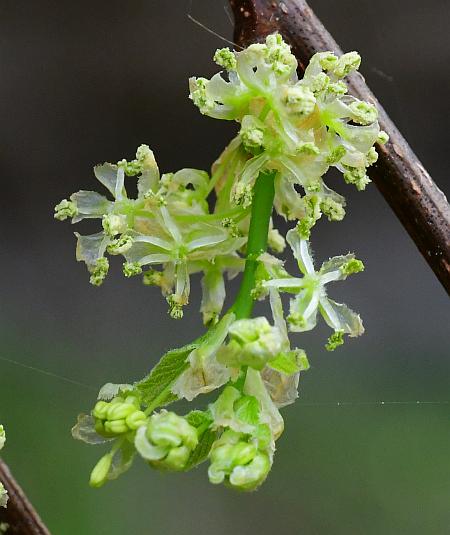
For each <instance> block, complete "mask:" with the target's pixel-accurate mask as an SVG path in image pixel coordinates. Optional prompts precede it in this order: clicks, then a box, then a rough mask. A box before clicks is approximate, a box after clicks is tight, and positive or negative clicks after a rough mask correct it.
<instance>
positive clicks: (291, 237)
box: [286, 229, 314, 275]
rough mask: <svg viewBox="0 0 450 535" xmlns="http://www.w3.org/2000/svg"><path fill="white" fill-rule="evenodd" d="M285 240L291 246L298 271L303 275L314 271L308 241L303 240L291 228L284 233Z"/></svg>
mask: <svg viewBox="0 0 450 535" xmlns="http://www.w3.org/2000/svg"><path fill="white" fill-rule="evenodd" d="M286 240H287V242H288V243H289V245H290V246H291V249H292V252H293V254H294V257H295V259H296V260H297V262H298V267H299V268H300V271H301V272H302V273H303V274H304V275H306V274H307V273H309V274H312V273H314V263H313V258H312V254H311V249H310V246H309V242H308V241H306V240H303V239H302V238H301V237H300V235H299V234H298V232H297V231H296V230H295V229H291V230H290V231H289V232H288V233H287V234H286Z"/></svg>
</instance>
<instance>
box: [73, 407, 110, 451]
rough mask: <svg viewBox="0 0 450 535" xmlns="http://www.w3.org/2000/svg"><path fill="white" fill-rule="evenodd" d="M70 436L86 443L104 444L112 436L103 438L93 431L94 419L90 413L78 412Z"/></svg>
mask: <svg viewBox="0 0 450 535" xmlns="http://www.w3.org/2000/svg"><path fill="white" fill-rule="evenodd" d="M72 436H73V438H74V439H76V440H81V441H83V442H86V444H105V443H106V442H111V440H114V439H113V438H105V437H102V436H101V435H99V434H98V433H97V432H96V431H95V419H94V417H93V416H91V415H90V414H79V415H78V419H77V423H76V425H74V426H73V427H72Z"/></svg>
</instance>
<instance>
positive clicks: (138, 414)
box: [125, 411, 147, 431]
mask: <svg viewBox="0 0 450 535" xmlns="http://www.w3.org/2000/svg"><path fill="white" fill-rule="evenodd" d="M125 422H126V424H127V426H128V427H129V428H130V429H131V430H132V431H135V430H136V429H138V428H139V427H141V426H142V425H145V424H146V423H147V416H146V415H145V412H143V411H134V412H132V413H131V414H130V415H129V416H127V417H126V419H125Z"/></svg>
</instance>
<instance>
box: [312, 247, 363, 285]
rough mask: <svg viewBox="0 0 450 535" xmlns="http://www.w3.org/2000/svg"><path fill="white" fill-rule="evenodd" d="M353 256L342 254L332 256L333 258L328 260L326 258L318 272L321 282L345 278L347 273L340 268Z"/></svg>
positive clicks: (353, 256)
mask: <svg viewBox="0 0 450 535" xmlns="http://www.w3.org/2000/svg"><path fill="white" fill-rule="evenodd" d="M353 258H355V255H354V254H351V253H349V254H347V255H342V256H334V257H333V258H330V259H329V260H326V261H325V262H324V263H323V264H322V267H321V268H320V271H319V274H320V275H321V280H322V283H323V284H326V283H327V282H330V281H336V280H344V279H346V278H347V275H345V274H344V273H343V272H342V271H341V268H342V267H343V266H345V264H347V262H349V260H352V259H353Z"/></svg>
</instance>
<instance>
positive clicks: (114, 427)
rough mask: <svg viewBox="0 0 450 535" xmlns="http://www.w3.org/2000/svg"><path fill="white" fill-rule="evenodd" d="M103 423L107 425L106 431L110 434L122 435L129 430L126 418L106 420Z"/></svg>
mask: <svg viewBox="0 0 450 535" xmlns="http://www.w3.org/2000/svg"><path fill="white" fill-rule="evenodd" d="M103 425H104V426H105V431H106V433H108V434H110V435H122V434H123V433H127V432H128V431H129V429H128V426H127V424H126V422H125V420H124V419H122V420H106V422H105V423H104V424H103Z"/></svg>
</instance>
